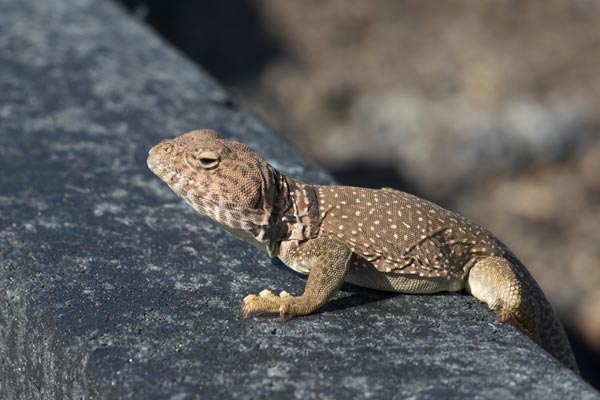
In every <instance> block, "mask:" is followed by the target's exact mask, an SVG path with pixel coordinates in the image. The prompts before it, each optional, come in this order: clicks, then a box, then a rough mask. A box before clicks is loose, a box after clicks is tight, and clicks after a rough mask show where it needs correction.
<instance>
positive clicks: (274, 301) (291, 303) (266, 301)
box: [241, 289, 320, 319]
mask: <svg viewBox="0 0 600 400" xmlns="http://www.w3.org/2000/svg"><path fill="white" fill-rule="evenodd" d="M313 303H314V304H313ZM319 305H320V304H317V303H315V302H311V301H310V298H308V297H306V296H297V297H296V296H292V295H290V294H289V293H288V292H286V291H282V292H281V293H279V296H276V295H275V294H273V292H271V291H270V290H266V289H265V290H263V291H262V292H260V293H259V294H258V296H257V295H255V294H250V295H248V296H246V297H245V298H244V300H243V301H242V307H241V308H242V313H243V316H244V318H246V317H248V315H250V314H251V313H255V312H263V313H274V314H275V313H278V314H279V316H280V317H281V319H285V317H286V316H288V315H289V316H292V317H294V316H296V315H306V314H310V313H311V312H313V311H314V310H316V309H317V308H318V307H319Z"/></svg>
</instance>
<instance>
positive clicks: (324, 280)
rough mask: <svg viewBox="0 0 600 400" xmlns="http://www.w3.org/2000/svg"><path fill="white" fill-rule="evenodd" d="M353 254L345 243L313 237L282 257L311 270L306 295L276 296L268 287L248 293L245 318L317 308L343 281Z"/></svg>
mask: <svg viewBox="0 0 600 400" xmlns="http://www.w3.org/2000/svg"><path fill="white" fill-rule="evenodd" d="M351 255H352V252H351V251H350V249H349V248H348V247H347V246H346V245H345V244H343V243H340V242H338V241H337V240H333V239H327V238H319V239H311V240H309V241H307V242H305V243H303V244H301V245H300V246H298V247H297V248H296V249H294V250H292V251H290V252H288V254H285V255H284V257H282V259H283V261H286V260H288V261H289V262H295V263H299V264H303V265H305V266H306V267H307V268H308V269H309V270H310V272H309V274H308V280H307V282H306V287H305V288H304V293H303V294H302V296H291V295H289V294H288V293H287V292H281V294H280V295H279V296H276V295H274V294H273V293H271V292H270V291H268V290H263V291H262V292H261V293H260V294H259V295H258V296H257V295H254V294H251V295H248V296H246V298H244V301H243V302H242V311H243V313H244V318H246V317H247V316H248V315H249V314H250V313H253V312H267V313H279V315H280V316H281V317H282V318H284V317H285V316H286V315H288V314H289V315H292V316H294V315H305V314H310V313H312V312H314V311H315V310H317V309H318V308H319V307H321V306H322V305H323V304H325V303H326V302H327V300H329V299H330V298H331V297H332V296H333V295H334V294H335V293H336V292H337V291H338V289H339V288H340V286H341V285H342V282H343V281H344V275H345V274H346V270H347V269H348V263H349V260H350V256H351Z"/></svg>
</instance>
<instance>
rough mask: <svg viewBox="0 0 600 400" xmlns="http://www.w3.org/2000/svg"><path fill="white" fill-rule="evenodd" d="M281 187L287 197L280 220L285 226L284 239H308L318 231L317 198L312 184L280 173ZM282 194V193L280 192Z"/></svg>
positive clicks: (313, 236)
mask: <svg viewBox="0 0 600 400" xmlns="http://www.w3.org/2000/svg"><path fill="white" fill-rule="evenodd" d="M282 187H283V188H284V190H283V192H285V194H284V196H285V198H286V199H287V204H286V209H285V210H284V211H283V213H282V215H281V219H280V220H281V222H282V223H284V224H285V225H286V227H287V232H286V235H285V237H284V238H283V239H285V240H299V241H303V240H308V239H312V238H315V237H316V236H317V233H318V232H319V227H320V220H319V200H318V198H317V194H316V193H315V189H314V187H313V185H309V184H306V183H303V182H298V181H295V180H294V179H292V178H290V177H288V176H285V175H283V174H282ZM282 194H283V193H282Z"/></svg>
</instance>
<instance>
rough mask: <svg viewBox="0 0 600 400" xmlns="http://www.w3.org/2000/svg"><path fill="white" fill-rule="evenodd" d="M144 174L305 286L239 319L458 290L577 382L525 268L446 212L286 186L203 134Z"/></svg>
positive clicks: (386, 197)
mask: <svg viewBox="0 0 600 400" xmlns="http://www.w3.org/2000/svg"><path fill="white" fill-rule="evenodd" d="M147 165H148V167H149V168H150V170H151V171H152V172H153V173H154V174H155V175H157V176H158V177H159V178H160V179H162V180H163V181H164V182H165V183H166V184H167V185H168V186H169V187H170V188H171V189H172V190H173V191H174V192H175V193H176V194H178V195H179V196H180V197H182V198H183V199H184V200H185V201H186V202H187V203H188V204H189V205H190V206H191V207H192V208H193V209H194V210H196V211H197V212H198V213H200V214H202V215H205V216H207V217H208V218H210V219H211V220H212V221H214V222H215V223H217V224H218V225H219V226H221V227H222V228H223V229H224V230H225V231H227V232H229V233H231V234H233V235H234V236H236V237H238V238H240V239H242V240H244V241H246V242H248V243H250V244H252V245H255V246H256V247H258V248H259V249H261V250H263V251H265V252H266V253H267V254H268V255H269V256H270V257H272V258H279V259H280V260H281V261H282V262H283V263H284V264H285V265H286V266H287V267H289V268H291V269H293V270H295V271H297V272H300V273H301V274H305V275H308V279H307V282H306V286H305V289H304V293H303V294H301V295H299V296H292V295H290V294H289V293H287V292H286V291H282V292H281V293H280V294H279V295H276V294H274V293H273V292H271V291H270V290H267V289H265V290H263V291H261V292H260V293H259V294H258V295H255V294H250V295H248V296H246V297H245V298H244V299H243V301H242V305H241V309H242V312H243V317H244V318H246V317H248V315H250V314H251V313H274V314H279V315H280V316H281V317H282V318H284V317H286V316H291V317H294V316H300V315H306V314H310V313H313V312H314V311H316V310H317V309H319V308H320V307H321V306H322V305H323V304H325V303H326V302H327V301H328V300H329V299H331V298H332V297H333V296H334V295H335V294H336V293H337V291H338V290H339V288H340V287H341V285H342V283H343V282H349V283H351V284H354V285H357V286H361V287H365V288H370V289H376V290H384V291H392V292H401V293H415V294H416V293H418V294H428V293H437V292H444V291H448V292H456V291H462V290H464V291H466V292H467V293H469V294H471V295H473V296H474V297H476V298H477V299H479V300H480V301H482V302H484V303H486V304H487V305H488V307H489V308H490V309H491V310H492V311H494V312H495V313H496V317H497V321H499V322H506V323H509V324H511V325H513V326H514V327H516V328H517V329H519V330H520V331H522V332H523V333H525V334H526V335H527V336H529V337H530V338H531V339H532V340H533V341H534V342H536V343H537V344H538V345H540V346H541V347H542V348H544V349H545V350H546V351H548V352H549V353H550V354H551V355H553V356H554V357H555V358H556V359H558V360H559V361H560V362H561V363H562V364H563V365H565V366H566V367H568V368H570V369H571V370H573V371H575V372H576V373H578V367H577V363H576V361H575V358H574V355H573V352H572V350H571V347H570V345H569V342H568V339H567V337H566V335H565V332H564V330H563V327H562V325H561V323H560V320H559V319H558V317H557V315H556V313H555V312H554V310H553V308H552V306H551V305H550V303H549V302H548V300H547V299H546V297H545V295H544V293H543V292H542V290H541V289H540V287H539V286H538V284H537V283H536V281H535V280H534V278H533V277H532V276H531V274H530V273H529V272H528V271H527V269H526V268H525V266H524V265H523V264H522V263H521V262H520V261H519V259H518V258H517V257H516V256H515V255H514V254H513V253H512V252H511V251H510V250H509V249H508V248H507V246H505V245H504V244H503V243H502V242H501V241H500V240H499V239H497V238H496V237H495V236H494V235H493V234H492V233H490V232H489V231H488V230H486V229H485V228H483V227H481V226H479V225H477V224H475V223H473V222H471V221H469V220H468V219H466V218H465V217H463V216H461V215H459V214H457V213H455V212H452V211H449V210H447V209H444V208H442V207H441V206H439V205H437V204H435V203H433V202H430V201H427V200H424V199H421V198H419V197H416V196H414V195H411V194H409V193H406V192H402V191H400V190H395V189H392V188H382V189H368V188H359V187H350V186H327V185H313V184H308V183H304V182H301V181H299V180H295V179H293V178H291V177H289V176H287V175H285V174H283V173H282V172H280V171H278V170H277V169H275V168H274V167H273V166H271V165H270V164H269V163H267V162H266V161H265V160H264V159H263V158H262V157H261V156H260V155H258V154H257V153H256V152H254V151H253V150H252V149H250V147H248V146H246V145H244V144H242V143H239V142H235V141H231V140H227V139H224V138H223V137H222V136H221V135H220V134H218V133H217V132H215V131H212V130H208V129H203V130H194V131H191V132H188V133H185V134H183V135H181V136H178V137H175V138H173V139H167V140H163V141H162V142H160V143H159V144H157V145H156V146H154V147H152V148H151V149H150V151H149V154H148V159H147Z"/></svg>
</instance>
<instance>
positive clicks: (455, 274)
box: [316, 186, 508, 292]
mask: <svg viewBox="0 0 600 400" xmlns="http://www.w3.org/2000/svg"><path fill="white" fill-rule="evenodd" d="M316 193H317V197H318V201H319V213H320V217H321V226H320V230H319V236H321V237H324V236H325V237H331V238H335V239H337V240H339V241H343V242H344V243H346V244H347V245H348V246H350V247H351V249H352V252H353V258H352V260H351V265H350V268H351V269H352V270H353V271H355V272H356V274H361V273H362V274H369V273H370V272H371V273H372V272H379V273H387V274H389V276H390V277H392V278H393V277H398V278H399V277H404V279H407V278H408V279H410V277H414V278H416V279H418V280H419V281H423V280H424V279H431V280H436V281H438V282H443V280H446V281H447V283H446V284H444V285H441V286H443V287H439V289H438V290H428V292H430V291H441V290H452V288H454V290H459V289H461V288H462V287H463V286H462V282H463V281H464V277H465V274H466V272H467V267H468V264H469V260H471V259H474V258H476V257H478V256H484V255H485V256H505V255H506V254H507V252H508V250H507V249H506V247H505V246H504V245H502V243H501V242H500V241H498V239H496V238H495V237H494V236H493V235H492V234H491V233H489V232H488V231H487V230H485V229H484V228H482V227H480V226H478V225H476V224H474V223H472V222H470V221H468V220H467V219H466V218H464V217H462V216H460V215H458V214H456V213H454V212H452V211H449V210H446V209H444V208H442V207H440V206H438V205H437V204H435V203H432V202H429V201H426V200H423V199H421V198H419V197H416V196H413V195H411V194H408V193H405V192H401V191H399V190H394V189H383V190H375V189H366V188H356V187H347V186H341V187H340V186H337V187H335V189H333V188H332V187H329V186H316ZM351 272H352V271H351ZM356 274H355V275H356ZM349 275H350V278H351V277H352V275H353V274H352V273H350V274H349ZM437 286H440V285H439V284H438V285H437ZM373 288H374V289H378V288H377V287H373ZM397 289H400V288H397ZM402 289H403V290H405V289H404V288H402Z"/></svg>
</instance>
